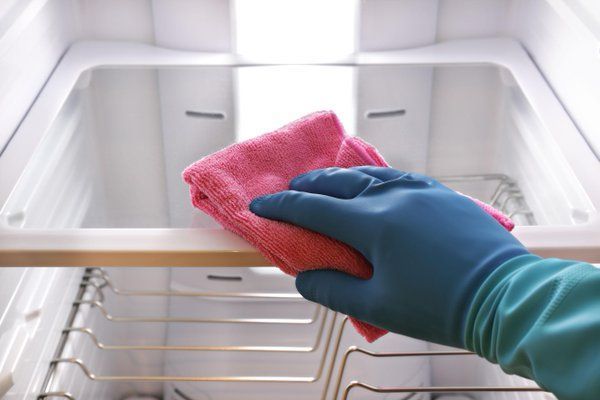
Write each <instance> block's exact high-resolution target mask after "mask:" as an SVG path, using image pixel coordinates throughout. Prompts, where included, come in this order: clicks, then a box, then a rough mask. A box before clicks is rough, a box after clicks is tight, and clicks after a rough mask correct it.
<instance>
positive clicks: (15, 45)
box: [0, 0, 600, 400]
mask: <svg viewBox="0 0 600 400" xmlns="http://www.w3.org/2000/svg"><path fill="white" fill-rule="evenodd" d="M344 2H345V3H346V4H350V3H352V4H353V6H352V7H355V8H354V9H353V10H348V11H347V14H344V15H345V17H344V18H355V19H356V20H357V21H360V23H359V24H356V26H354V28H352V29H350V28H348V27H347V26H344V27H342V26H336V28H337V29H330V31H336V32H337V31H340V32H343V33H344V35H345V36H344V37H346V38H353V39H352V40H354V42H353V43H352V45H351V46H350V45H348V46H350V47H348V48H349V49H351V50H352V49H353V50H354V51H373V50H391V49H404V48H412V47H415V46H422V45H427V44H431V43H437V42H443V41H447V40H453V39H462V38H473V37H490V36H494V37H497V36H510V37H513V38H515V39H517V40H518V41H520V42H521V44H522V45H523V46H524V47H525V48H526V50H527V52H528V54H529V56H530V57H531V58H532V59H533V61H534V62H535V63H536V66H537V68H539V71H540V74H542V75H543V77H544V79H546V81H547V82H548V83H549V84H550V85H551V87H552V89H553V91H554V93H555V95H556V96H557V97H558V98H559V100H560V102H561V104H562V105H563V106H564V108H565V110H566V112H567V113H568V114H569V116H570V117H571V118H572V119H573V121H574V122H575V124H576V125H577V128H578V130H579V132H577V133H580V134H581V135H583V137H585V139H586V141H587V142H588V144H589V146H590V151H591V152H593V153H595V154H596V157H597V155H598V154H600V150H599V149H600V140H599V139H600V136H599V135H597V131H598V122H597V121H598V119H597V111H596V110H597V109H598V107H600V75H598V73H597V71H598V70H599V68H600V57H598V43H599V39H598V36H597V35H594V34H593V32H594V31H595V30H594V29H595V28H594V26H591V28H590V25H589V24H586V23H582V22H581V21H580V20H579V19H578V17H577V15H578V13H577V10H580V8H573V7H572V5H573V4H574V3H577V4H580V3H583V2H580V1H579V0H577V1H575V0H573V2H570V1H563V0H483V1H482V0H398V1H387V0H368V1H360V2H359V1H348V0H344ZM243 3H244V1H243V0H240V1H230V2H227V1H221V0H199V1H194V2H190V1H186V0H78V1H73V0H23V1H15V0H12V1H7V2H4V3H3V4H2V5H0V57H1V58H0V60H1V61H2V74H1V76H0V87H2V88H3V90H2V93H0V109H1V110H2V111H3V118H2V121H0V207H2V211H1V212H0V224H2V226H3V227H9V228H10V229H22V230H27V229H37V228H43V229H51V230H55V231H61V230H64V229H68V228H82V229H86V228H116V229H122V228H141V229H144V228H187V227H192V228H196V227H215V226H216V225H215V224H214V223H213V222H212V221H211V220H210V219H209V218H208V217H206V216H204V215H202V214H201V213H199V212H196V211H194V210H193V209H192V207H191V206H190V204H189V201H188V197H187V190H186V188H185V186H184V185H183V183H182V181H181V179H180V172H181V170H182V169H183V167H185V166H186V165H187V164H189V163H190V162H192V161H194V160H196V159H198V158H199V157H201V156H202V155H204V154H208V153H210V152H212V151H215V150H217V149H219V148H221V147H222V146H224V145H227V144H229V143H232V142H235V141H238V140H243V139H246V138H248V137H251V136H252V135H256V134H259V133H262V132H265V131H268V130H272V129H275V128H277V127H278V126H280V125H281V124H283V123H285V122H287V121H289V120H290V119H293V118H297V117H299V116H301V115H303V114H304V113H307V112H310V111H314V110H315V109H319V108H320V109H333V110H334V111H336V112H337V113H338V114H339V115H340V117H341V119H342V122H343V123H344V124H345V126H346V129H347V130H348V132H349V133H350V134H356V135H359V136H361V137H363V138H365V139H366V140H367V141H369V142H371V143H373V144H374V145H376V146H377V147H378V148H379V150H380V151H381V152H382V153H383V154H384V156H385V157H386V158H387V159H388V161H389V162H390V163H391V164H392V165H393V166H394V167H397V168H401V169H402V168H403V169H411V170H416V171H419V172H425V173H428V174H430V175H434V176H436V177H440V178H443V179H444V180H445V183H446V184H448V185H450V186H452V187H454V188H456V189H457V190H460V191H462V192H463V193H466V194H470V195H472V196H475V197H478V198H480V199H481V200H484V201H488V202H494V203H495V205H496V206H497V207H498V208H502V209H503V210H504V211H505V212H507V213H508V214H512V217H513V219H514V220H515V222H516V223H517V224H518V225H520V226H555V225H561V226H569V225H583V224H586V223H587V222H589V220H590V218H592V217H593V215H594V214H595V212H596V207H597V204H593V202H591V201H590V199H589V198H588V196H587V195H586V191H585V190H584V189H583V188H582V187H581V185H580V184H579V183H578V180H577V177H576V176H575V174H573V172H572V171H571V169H570V167H569V165H568V162H567V161H566V160H565V159H564V157H563V156H562V154H561V150H562V149H561V148H560V146H558V145H557V144H556V143H555V142H554V141H553V140H552V138H551V137H549V135H547V132H546V129H547V127H545V126H544V124H543V121H540V120H539V117H538V116H537V115H536V113H535V112H533V111H532V109H531V106H530V104H529V103H528V101H527V99H526V96H524V95H523V93H522V92H521V90H520V89H519V87H518V85H517V84H516V82H515V80H514V78H513V77H512V76H511V74H510V72H509V71H507V70H505V69H503V68H501V67H497V66H494V65H455V66H432V65H424V66H400V65H398V66H395V65H386V66H359V67H357V66H355V67H351V66H321V67H317V66H305V67H298V66H285V67H283V66H280V67H241V68H231V67H195V68H174V67H160V68H154V67H143V68H142V67H133V68H132V67H129V68H119V67H114V68H97V69H93V70H90V71H89V72H87V73H85V74H83V75H82V76H81V78H80V79H79V81H78V84H77V86H76V87H75V89H74V90H73V91H72V93H71V94H70V95H69V97H68V99H67V101H66V102H65V103H64V106H63V107H62V109H61V111H60V113H59V114H58V116H57V118H56V119H54V120H53V121H52V123H51V124H50V125H49V126H48V130H47V132H46V133H45V135H44V136H43V139H42V141H41V142H40V143H39V144H37V143H33V142H32V143H31V144H30V145H31V148H32V150H33V149H34V148H35V150H34V152H33V154H31V155H30V154H28V155H27V157H26V158H25V159H23V160H22V164H23V165H25V164H27V166H26V167H25V169H24V170H23V171H21V167H19V168H12V167H10V165H8V167H7V164H2V161H3V160H5V159H7V157H10V156H11V152H10V150H11V148H10V146H11V140H12V142H14V141H15V137H16V134H18V128H19V127H20V126H21V124H22V121H23V118H24V116H25V115H26V114H27V113H28V111H29V109H30V107H31V105H32V103H34V101H35V100H36V98H37V97H38V96H39V94H40V91H42V88H43V87H44V85H45V83H46V82H47V79H48V77H49V76H50V75H51V74H52V72H53V71H54V70H55V67H56V65H57V63H59V62H60V60H61V59H62V57H63V56H64V54H65V52H66V51H67V49H68V48H69V46H71V45H72V44H73V43H75V42H76V41H78V40H90V39H92V40H94V39H96V40H97V39H104V40H107V39H108V40H119V41H121V40H128V41H133V42H136V43H147V44H151V45H157V46H163V47H167V48H174V49H184V50H192V51H222V52H240V51H242V50H243V46H244V44H243V43H242V44H240V43H239V36H240V35H241V34H240V32H241V30H240V29H239V27H236V26H234V25H235V23H234V22H233V21H235V18H233V17H232V16H235V15H236V14H238V15H237V16H238V17H239V16H240V15H239V14H240V11H241V9H242V8H243ZM304 3H305V5H306V7H308V8H310V7H318V6H319V4H317V3H318V2H314V4H313V3H311V2H310V1H306V2H304ZM340 4H341V3H338V5H340ZM574 10H575V11H574ZM259 14H261V13H255V14H254V15H253V16H252V18H260V17H261V15H259ZM262 14H263V19H264V17H265V16H268V15H269V13H262ZM319 14H320V15H322V16H323V18H322V20H321V22H320V23H321V24H322V25H323V24H325V25H327V23H328V22H329V21H331V20H335V21H338V22H339V21H340V20H341V19H342V16H341V14H336V13H335V9H334V8H332V9H327V8H323V7H321V8H319ZM267 19H268V18H267ZM299 21H302V19H299ZM323 21H325V22H323ZM250 22H251V20H250ZM293 22H294V21H293V19H292V20H288V21H287V23H288V24H292V23H293ZM263 23H265V24H264V26H266V27H267V28H268V29H273V27H270V26H269V25H268V24H266V21H262V22H261V24H263ZM318 25H319V24H318V23H316V24H314V25H313V30H315V31H316V30H317V29H318V27H319V26H318ZM246 26H249V25H248V24H247V25H246ZM261 26H262V25H261ZM327 26H328V25H327ZM279 28H281V27H279ZM348 29H350V30H348ZM279 32H280V34H281V35H282V36H283V35H284V33H283V32H282V31H279ZM340 37H341V36H340ZM313 39H314V38H313ZM317 39H318V38H317ZM321 39H322V38H321ZM309 45H310V43H309ZM279 50H281V49H279ZM271 51H273V50H271ZM390 89H391V90H390ZM15 132H17V133H16V134H15ZM13 144H14V143H13ZM585 156H586V157H588V155H587V154H586V155H585ZM16 164H18V165H21V160H20V161H19V162H18V163H16ZM15 175H16V176H19V180H18V183H17V184H16V185H15V184H14V182H13V176H15ZM7 177H8V178H7ZM9 194H10V197H9ZM7 198H8V201H6V202H5V200H6V199H7ZM2 205H3V206H2ZM0 279H1V280H2V290H0V310H1V311H0V348H2V349H6V350H5V351H1V352H0V394H3V393H6V398H7V399H35V398H36V397H37V395H38V393H40V390H41V388H42V387H44V388H45V390H46V391H48V392H52V391H56V392H57V393H56V394H57V396H55V397H57V398H60V397H61V396H62V397H65V396H66V395H65V394H62V395H61V394H60V392H61V391H67V392H69V393H71V394H72V397H73V398H78V399H82V398H94V399H96V398H107V399H108V398H112V399H121V398H127V397H128V396H130V395H134V394H138V395H139V394H146V395H150V396H154V397H157V398H160V397H163V398H165V399H173V400H175V399H177V400H182V399H183V400H186V399H222V398H223V399H226V398H240V397H243V398H249V399H253V398H257V399H258V398H261V399H264V398H277V399H284V398H289V399H294V398H319V397H321V396H323V397H325V396H326V397H325V398H342V396H343V395H342V392H343V390H344V388H345V387H346V385H348V384H349V383H350V382H351V381H353V380H356V381H360V382H363V383H366V384H369V385H374V386H379V387H399V386H401V387H404V388H406V387H415V386H417V387H418V386H420V387H423V386H430V385H431V386H444V385H465V386H469V385H476V386H481V385H489V386H529V385H531V383H530V382H525V381H524V380H522V379H520V378H516V377H514V376H507V375H504V374H503V373H502V372H501V371H500V370H499V369H498V368H496V367H494V366H491V365H490V364H488V363H486V362H484V361H482V360H480V359H478V358H477V357H474V356H472V355H440V356H426V357H414V358H408V357H388V358H380V357H372V356H369V355H365V354H362V353H359V352H358V351H354V352H352V353H351V355H350V356H349V357H348V361H347V366H346V367H345V368H344V369H343V370H344V373H343V375H342V378H341V379H340V380H339V382H340V384H339V389H337V390H336V387H337V386H338V385H337V382H338V379H337V377H338V373H339V372H340V371H341V370H342V366H341V365H342V362H343V354H344V353H345V352H346V350H347V349H348V348H349V347H350V346H353V345H354V346H358V347H360V348H364V349H367V350H370V351H375V352H384V353H390V352H391V353H394V352H421V351H447V350H448V349H444V348H440V347H439V346H433V345H431V344H427V343H423V342H419V341H415V340H412V339H409V338H404V337H401V336H398V335H388V336H386V337H385V338H384V339H382V340H381V341H378V342H376V343H375V344H373V345H367V344H366V343H365V342H364V341H363V340H362V339H361V338H359V337H358V336H357V335H356V334H355V333H354V332H353V330H352V329H348V328H345V329H344V330H342V324H343V316H336V317H335V320H334V315H333V313H331V312H325V310H323V309H319V308H316V307H315V305H313V304H310V303H307V302H304V301H302V300H301V299H299V298H298V295H297V293H296V292H295V289H294V286H293V281H292V280H291V278H289V277H286V276H283V275H281V274H280V273H278V272H277V271H276V270H275V269H273V268H269V267H263V268H258V267H257V268H235V267H234V268H197V269H196V268H162V269H159V268H105V269H98V268H85V266H82V267H81V268H3V269H2V270H1V271H0ZM240 293H242V294H244V293H246V294H247V293H251V294H253V295H252V296H246V297H244V296H241V297H240ZM227 296H229V297H227ZM74 301H75V303H76V304H74ZM102 310H104V311H105V312H106V313H105V314H103V312H102ZM119 317H121V318H119ZM165 318H166V319H168V320H167V321H165V320H164V319H165ZM240 319H243V320H242V321H240ZM245 319H251V320H252V321H253V322H252V321H244V320H245ZM265 319H266V321H265ZM148 320H151V321H148ZM191 320H194V321H191ZM207 320H211V321H210V322H209V321H207ZM67 322H68V324H67ZM66 325H68V326H71V327H73V329H70V332H69V333H68V335H67V334H66V332H63V327H65V326H66ZM340 332H343V336H342V338H341V340H340V344H339V346H337V345H336V338H337V335H339V334H340ZM94 338H96V340H97V342H96V341H94ZM328 338H329V340H328ZM67 339H68V340H67ZM140 346H141V347H140ZM178 346H179V347H178ZM181 346H184V347H181ZM63 347H64V349H63ZM336 348H337V349H338V353H337V354H336V356H335V357H333V358H334V359H335V362H334V363H332V362H331V360H332V359H333V358H332V356H333V354H334V351H335V349H336ZM58 349H61V354H60V357H61V358H67V357H71V356H73V357H76V358H78V359H80V360H82V363H83V364H82V365H84V366H85V367H86V368H88V372H89V373H91V374H93V375H92V377H94V378H96V380H93V379H89V378H90V376H86V375H85V373H84V372H85V371H84V370H83V369H82V368H81V365H75V364H73V363H72V362H67V361H65V362H61V363H55V364H51V360H52V359H54V358H56V357H58V356H57V355H56V354H57V353H56V352H57V350H58ZM183 349H185V350H183ZM62 350H64V351H62ZM326 352H327V353H326ZM321 360H325V361H324V362H323V363H322V364H321ZM50 365H51V367H50V370H49V366H50ZM321 366H322V369H321V368H320V367H321ZM55 368H56V370H55ZM127 375H135V376H136V377H139V376H155V377H163V376H170V377H174V376H178V377H186V376H188V377H189V376H193V377H196V378H198V377H204V378H210V377H216V376H221V377H240V376H247V377H257V376H260V377H265V376H268V377H279V378H290V377H291V378H293V379H291V380H294V379H296V380H304V381H306V382H287V383H286V382H280V383H272V382H260V383H257V382H195V383H194V382H162V381H160V379H158V382H139V381H137V382H130V381H131V380H132V379H122V381H119V379H117V381H116V382H115V381H114V379H112V380H111V381H102V379H103V378H102V377H105V378H106V377H107V376H120V377H126V376H127ZM317 376H318V377H319V379H316V377H317ZM50 378H51V379H50ZM298 378H300V379H298ZM313 380H314V381H315V382H311V381H313ZM326 389H327V391H325V390H326ZM336 396H337V397H336ZM407 396H410V394H403V393H389V394H385V393H383V394H381V393H379V394H378V393H374V392H371V391H368V390H366V389H364V388H360V387H354V388H353V389H352V391H351V392H350V393H349V397H348V398H352V399H358V398H373V399H379V398H389V399H392V398H393V399H402V398H408V397H407ZM419 396H420V397H419ZM437 396H438V397H439V396H442V395H437ZM466 396H467V397H466V398H480V399H488V398H489V399H536V400H537V399H545V398H552V397H551V396H550V395H548V394H543V393H476V394H468V395H466ZM48 397H49V398H52V396H48ZM434 397H435V396H434ZM411 398H412V399H427V398H429V395H428V394H420V395H419V394H417V395H414V396H413V397H411ZM439 398H441V397H439ZM453 398H454V399H455V400H458V399H461V397H453ZM461 400H462V399H461Z"/></svg>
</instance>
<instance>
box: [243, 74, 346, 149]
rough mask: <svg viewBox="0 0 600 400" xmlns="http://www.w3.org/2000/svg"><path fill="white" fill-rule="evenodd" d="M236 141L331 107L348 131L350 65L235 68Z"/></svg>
mask: <svg viewBox="0 0 600 400" xmlns="http://www.w3.org/2000/svg"><path fill="white" fill-rule="evenodd" d="M236 80H237V88H238V92H237V96H236V97H237V107H236V109H237V116H236V121H237V132H238V134H237V140H238V141H241V140H246V139H249V138H252V137H255V136H258V135H260V134H262V133H265V132H270V131H273V130H275V129H277V128H279V127H281V126H283V125H285V124H287V123H288V122H290V121H293V120H295V119H298V118H300V117H302V116H304V115H306V114H309V113H311V112H314V111H320V110H333V111H334V112H335V113H336V114H337V115H338V117H339V118H340V119H341V121H342V123H343V124H344V126H346V128H347V129H348V130H349V132H348V133H349V134H352V131H353V130H354V129H353V128H354V126H355V119H354V118H355V98H356V96H355V84H354V82H355V78H354V69H353V68H352V67H317V66H285V67H281V66H279V67H246V68H240V69H238V70H237V76H236Z"/></svg>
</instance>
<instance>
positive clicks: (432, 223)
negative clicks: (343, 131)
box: [250, 167, 528, 347]
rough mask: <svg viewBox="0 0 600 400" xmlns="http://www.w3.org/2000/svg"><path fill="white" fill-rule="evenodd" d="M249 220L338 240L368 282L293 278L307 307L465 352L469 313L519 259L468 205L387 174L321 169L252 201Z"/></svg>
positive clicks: (510, 242)
mask: <svg viewBox="0 0 600 400" xmlns="http://www.w3.org/2000/svg"><path fill="white" fill-rule="evenodd" d="M250 209H251V210H252V212H254V213H255V214H257V215H259V216H262V217H265V218H270V219H274V220H279V221H285V222H289V223H292V224H295V225H299V226H302V227H304V228H306V229H310V230H313V231H316V232H319V233H322V234H324V235H327V236H330V237H332V238H335V239H338V240H340V241H342V242H344V243H346V244H348V245H350V246H352V247H354V248H355V249H357V250H358V251H359V252H360V253H362V254H363V255H364V256H365V257H366V258H367V260H369V262H370V263H371V264H372V265H373V277H372V278H371V279H369V280H363V279H359V278H356V277H353V276H350V275H347V274H344V273H342V272H338V271H332V270H320V271H308V272H303V273H301V274H299V275H298V277H297V279H296V287H297V289H298V291H299V292H300V294H302V296H304V297H305V298H307V299H308V300H311V301H315V302H317V303H321V304H323V305H325V306H327V307H329V308H331V309H333V310H335V311H339V312H342V313H344V314H347V315H350V316H353V317H356V318H358V319H360V320H363V321H366V322H369V323H371V324H373V325H376V326H379V327H381V328H385V329H387V330H389V331H392V332H396V333H400V334H403V335H407V336H412V337H415V338H418V339H424V340H428V341H431V342H436V343H441V344H446V345H450V346H456V347H464V346H465V343H464V342H465V340H464V325H465V318H466V314H467V311H468V309H469V305H470V303H471V301H472V300H473V297H474V295H475V292H476V291H477V289H478V288H479V287H480V286H481V284H482V283H483V281H484V280H485V279H486V277H488V276H489V275H490V274H491V273H492V272H493V271H494V270H495V269H496V268H497V267H499V266H500V265H501V264H502V263H504V262H505V261H507V260H510V259H512V258H514V257H517V256H520V255H524V254H528V252H527V250H526V249H525V248H524V247H523V246H522V245H521V243H519V241H517V240H516V239H515V238H514V237H513V236H512V235H511V234H510V233H509V232H508V231H506V230H505V229H504V228H503V227H502V226H501V225H500V224H498V222H496V220H494V219H493V218H492V217H491V216H489V215H488V214H486V213H485V212H484V211H483V210H481V208H479V207H478V206H477V205H476V204H475V203H473V201H471V200H470V199H468V198H466V197H464V196H462V195H460V194H458V193H456V192H454V191H453V190H451V189H449V188H447V187H445V186H444V185H442V184H440V183H439V182H437V181H435V180H434V179H432V178H429V177H427V176H423V175H419V174H413V173H405V172H401V171H397V170H395V169H392V168H381V167H355V168H349V169H345V168H327V169H321V170H315V171H311V172H308V173H306V174H303V175H300V176H298V177H296V178H295V179H293V180H292V182H291V183H290V190H288V191H283V192H280V193H276V194H272V195H267V196H263V197H260V198H257V199H255V200H254V201H253V202H252V203H251V205H250Z"/></svg>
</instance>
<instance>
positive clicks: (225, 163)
mask: <svg viewBox="0 0 600 400" xmlns="http://www.w3.org/2000/svg"><path fill="white" fill-rule="evenodd" d="M359 165H375V166H382V167H385V166H388V164H387V163H386V162H385V160H384V159H383V157H382V156H381V155H380V154H379V153H378V152H377V150H375V148H374V147H373V146H371V145H370V144H368V143H366V142H365V141H363V140H361V139H359V138H356V137H351V136H348V135H346V134H345V133H344V129H343V127H342V125H341V123H340V121H339V120H338V118H337V117H336V115H335V114H334V113H333V112H330V111H321V112H316V113H313V114H310V115H307V116H305V117H303V118H300V119H298V120H296V121H294V122H292V123H290V124H288V125H286V126H284V127H282V128H280V129H278V130H276V131H274V132H271V133H267V134H264V135H262V136H259V137H257V138H254V139H250V140H247V141H245V142H242V143H237V144H233V145H231V146H229V147H227V148H225V149H223V150H221V151H218V152H216V153H214V154H211V155H209V156H206V157H204V158H202V159H201V160H199V161H197V162H195V163H194V164H192V165H190V166H189V167H188V168H186V170H185V171H184V172H183V179H184V180H185V181H186V182H187V183H188V184H189V185H190V193H191V198H192V203H193V204H194V206H196V207H197V208H199V209H200V210H202V211H204V212H205V213H207V214H209V215H210V216H212V217H213V218H215V219H216V220H217V221H218V222H219V223H220V224H221V225H223V227H224V228H225V229H228V230H230V231H232V232H234V233H236V234H238V235H239V236H241V237H243V238H244V239H246V240H247V241H248V242H250V243H251V244H252V245H253V246H255V247H256V248H257V249H258V250H260V252H261V253H262V254H263V255H264V256H265V258H267V259H268V260H269V261H271V262H273V263H274V264H275V265H276V266H278V267H279V268H281V270H282V271H283V272H285V273H287V274H290V275H293V276H296V275H297V274H298V272H301V271H306V270H311V269H323V268H328V269H331V268H333V269H337V270H341V271H344V272H347V273H350V274H352V275H355V276H358V277H360V278H369V277H370V276H371V274H372V268H371V265H370V264H369V262H368V261H367V260H366V259H365V258H364V257H363V256H362V255H361V254H360V253H358V252H357V251H356V250H354V249H353V248H351V247H349V246H347V245H345V244H343V243H341V242H339V241H337V240H334V239H331V238H329V237H326V236H324V235H321V234H319V233H315V232H312V231H309V230H306V229H303V228H300V227H297V226H294V225H291V224H287V223H284V222H279V221H272V220H268V219H265V218H261V217H258V216H256V215H254V214H253V213H252V212H250V210H249V208H248V207H249V205H250V202H251V201H252V199H254V198H255V197H257V196H261V195H265V194H270V193H275V192H279V191H282V190H286V189H288V185H289V182H290V180H291V179H292V178H294V177H295V176H297V175H299V174H301V173H304V172H307V171H310V170H313V169H317V168H325V167H333V166H337V167H353V166H359ZM474 201H475V202H476V203H477V204H478V205H479V206H480V207H482V208H483V209H484V210H485V211H486V212H487V213H488V214H490V215H492V216H493V217H494V218H495V219H496V220H498V222H499V223H500V224H502V225H503V226H504V227H505V228H506V229H508V230H511V229H512V228H513V223H512V222H511V220H510V219H509V218H508V217H506V216H505V215H503V214H502V213H500V212H499V211H497V210H496V209H494V208H493V207H491V206H489V205H487V204H485V203H482V202H480V201H478V200H474ZM351 322H352V324H353V325H354V327H355V328H356V329H357V331H358V332H359V333H360V334H361V335H362V336H364V337H365V339H366V340H367V341H369V342H372V341H374V340H376V339H377V338H379V337H381V336H382V335H384V334H385V333H387V331H386V330H384V329H381V328H378V327H376V326H373V325H370V324H368V323H365V322H362V321H358V320H355V319H351Z"/></svg>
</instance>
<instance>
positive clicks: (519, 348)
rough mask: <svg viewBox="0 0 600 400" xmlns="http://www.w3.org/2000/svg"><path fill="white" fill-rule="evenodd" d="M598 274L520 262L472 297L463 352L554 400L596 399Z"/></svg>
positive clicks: (566, 265) (563, 264) (572, 266)
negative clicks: (532, 384) (528, 382)
mask: <svg viewBox="0 0 600 400" xmlns="http://www.w3.org/2000/svg"><path fill="white" fill-rule="evenodd" d="M599 338H600V270H599V269H596V268H594V267H593V266H591V265H589V264H586V263H581V262H577V261H566V260H558V259H541V258H540V257H537V256H535V255H523V256H519V257H515V258H513V259H511V260H509V261H506V262H504V263H503V264H502V265H501V266H500V267H498V268H497V269H496V270H494V271H493V272H492V273H491V274H490V275H489V276H488V278H487V279H486V280H485V281H484V283H483V284H482V285H481V286H480V287H479V289H478V290H477V292H476V294H475V297H474V298H473V301H472V302H471V306H470V307H469V310H468V312H467V318H466V323H465V331H464V342H465V347H466V348H467V349H469V350H471V351H474V352H476V353H477V354H479V355H481V356H483V357H485V358H486V359H488V360H489V361H492V362H495V363H498V364H499V365H500V366H501V367H502V369H503V370H504V371H506V372H508V373H513V374H518V375H521V376H524V377H527V378H530V379H533V380H535V381H536V382H537V383H538V384H539V385H540V386H541V387H542V388H544V389H546V390H549V391H551V392H553V393H554V394H556V395H557V397H558V398H559V399H560V400H592V399H593V400H597V399H600V356H599V355H600V340H599Z"/></svg>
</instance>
